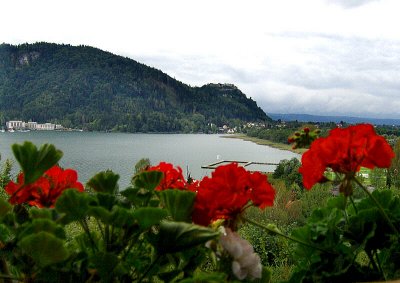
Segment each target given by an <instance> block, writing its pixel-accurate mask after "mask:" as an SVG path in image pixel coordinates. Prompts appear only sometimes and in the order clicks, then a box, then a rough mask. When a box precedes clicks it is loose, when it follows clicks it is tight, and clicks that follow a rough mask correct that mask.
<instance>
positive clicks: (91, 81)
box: [0, 43, 271, 132]
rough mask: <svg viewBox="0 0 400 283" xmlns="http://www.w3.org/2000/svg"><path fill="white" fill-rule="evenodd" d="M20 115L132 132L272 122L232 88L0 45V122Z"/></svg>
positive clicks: (55, 49) (90, 56)
mask: <svg viewBox="0 0 400 283" xmlns="http://www.w3.org/2000/svg"><path fill="white" fill-rule="evenodd" d="M14 119H16V120H25V121H29V120H32V121H37V122H39V123H43V122H55V123H59V124H63V125H64V126H66V127H79V128H81V127H83V128H86V129H89V130H117V131H129V132H138V131H140V132H182V131H185V132H190V131H208V130H209V129H210V125H212V126H213V127H214V128H215V125H223V124H228V125H229V124H230V125H234V124H239V123H242V122H249V121H271V119H270V118H269V117H268V116H267V115H266V114H265V112H264V111H263V110H261V108H260V107H258V106H257V103H256V102H255V101H253V100H252V99H250V98H247V97H246V95H245V94H243V93H242V92H241V91H240V90H239V89H238V88H237V87H235V86H234V85H228V84H207V85H205V86H202V87H190V86H188V85H186V84H184V83H182V82H179V81H177V80H175V79H173V78H171V77H170V76H168V75H167V74H165V73H163V72H162V71H160V70H157V69H154V68H151V67H148V66H146V65H144V64H141V63H138V62H136V61H134V60H132V59H129V58H125V57H121V56H117V55H114V54H111V53H109V52H104V51H102V50H99V49H96V48H93V47H88V46H78V47H76V46H70V45H58V44H50V43H36V44H23V45H18V46H13V45H9V44H1V45H0V122H1V123H2V124H3V125H4V123H5V121H6V120H14Z"/></svg>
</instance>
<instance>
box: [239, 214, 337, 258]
mask: <svg viewBox="0 0 400 283" xmlns="http://www.w3.org/2000/svg"><path fill="white" fill-rule="evenodd" d="M242 218H243V220H245V221H247V222H249V223H251V224H253V225H254V226H257V227H260V228H262V229H264V230H267V231H268V232H270V233H273V234H276V235H278V236H281V237H283V238H286V239H288V240H290V241H293V242H296V243H298V244H301V245H304V246H307V247H310V248H313V249H316V250H319V251H321V252H324V253H330V254H336V253H335V252H331V251H327V250H325V249H323V248H320V247H317V246H314V245H312V244H310V243H307V242H304V241H302V240H299V239H296V238H293V237H291V236H288V235H285V234H283V233H282V232H280V231H277V230H275V229H271V228H270V227H268V226H265V225H264V224H261V223H258V222H256V221H254V220H251V219H249V218H247V217H242Z"/></svg>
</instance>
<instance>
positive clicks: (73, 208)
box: [56, 189, 95, 224]
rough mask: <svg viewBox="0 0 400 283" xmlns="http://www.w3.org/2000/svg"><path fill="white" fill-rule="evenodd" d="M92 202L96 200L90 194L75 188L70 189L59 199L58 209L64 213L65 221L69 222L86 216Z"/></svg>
mask: <svg viewBox="0 0 400 283" xmlns="http://www.w3.org/2000/svg"><path fill="white" fill-rule="evenodd" d="M91 203H95V201H94V199H93V197H91V196H90V195H88V194H86V193H82V192H79V191H77V190H75V189H68V190H65V191H64V192H63V193H62V195H61V196H60V197H59V198H58V199H57V202H56V210H57V212H59V213H63V214H64V215H63V221H64V223H65V224H67V223H69V222H72V221H77V220H82V219H83V218H85V217H86V216H87V214H88V210H89V205H90V204H91Z"/></svg>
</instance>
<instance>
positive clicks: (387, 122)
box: [268, 113, 400, 126]
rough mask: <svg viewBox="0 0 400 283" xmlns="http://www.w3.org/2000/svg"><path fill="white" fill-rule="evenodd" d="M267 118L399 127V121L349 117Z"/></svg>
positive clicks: (287, 115) (292, 116)
mask: <svg viewBox="0 0 400 283" xmlns="http://www.w3.org/2000/svg"><path fill="white" fill-rule="evenodd" d="M268 116H269V117H271V118H272V119H274V120H279V119H280V120H282V121H296V120H297V121H299V122H322V123H329V122H334V123H339V122H341V121H343V122H346V123H349V124H357V123H370V124H373V125H396V126H398V125H400V119H378V118H361V117H349V116H318V115H308V114H276V113H268Z"/></svg>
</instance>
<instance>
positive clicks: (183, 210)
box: [160, 190, 196, 222]
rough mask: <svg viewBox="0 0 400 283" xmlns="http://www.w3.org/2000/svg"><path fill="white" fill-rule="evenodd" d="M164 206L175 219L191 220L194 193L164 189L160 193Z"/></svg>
mask: <svg viewBox="0 0 400 283" xmlns="http://www.w3.org/2000/svg"><path fill="white" fill-rule="evenodd" d="M160 195H161V199H162V201H163V203H164V205H165V208H166V209H167V211H168V212H169V214H170V215H171V217H172V219H173V220H175V221H182V222H192V211H193V204H194V200H195V198H196V193H194V192H190V191H182V190H164V191H162V192H161V193H160Z"/></svg>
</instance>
